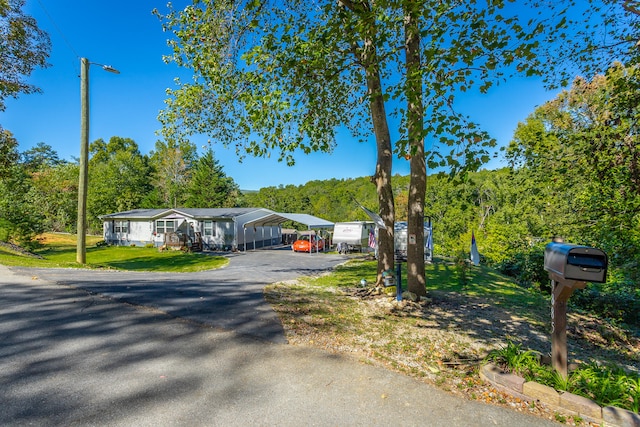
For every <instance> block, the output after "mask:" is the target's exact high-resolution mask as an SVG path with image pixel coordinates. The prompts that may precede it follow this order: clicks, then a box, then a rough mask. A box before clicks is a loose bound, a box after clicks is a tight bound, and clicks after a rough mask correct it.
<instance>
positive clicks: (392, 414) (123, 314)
mask: <svg viewBox="0 0 640 427" xmlns="http://www.w3.org/2000/svg"><path fill="white" fill-rule="evenodd" d="M230 261H231V263H230V265H229V266H228V267H226V268H224V269H221V270H217V271H210V272H204V273H193V274H183V275H174V274H164V273H161V274H155V273H154V274H150V273H122V272H94V271H88V270H57V269H55V270H40V269H25V268H11V269H8V268H6V267H3V266H0V390H1V392H0V425H3V426H14V425H16V426H17V425H43V426H44V425H46V426H56V425H65V426H68V425H98V426H132V425H135V426H163V425H178V426H182V425H184V426H240V425H242V426H246V425H252V426H254V425H255V426H258V425H259V426H302V425H305V426H306V425H316V426H329V425H331V426H343V425H344V426H376V425H379V426H383V425H384V426H387V425H390V424H397V425H403V426H411V425H415V426H420V425H430V426H478V425H498V426H514V425H517V426H545V425H554V424H552V423H550V422H546V421H544V420H541V419H539V418H536V417H531V416H527V415H523V414H519V413H516V412H514V411H509V410H507V409H504V408H499V407H494V406H489V405H483V404H481V403H478V402H469V401H465V400H461V399H459V398H455V397H453V396H450V395H448V394H447V393H444V392H442V391H440V390H438V389H436V388H433V387H431V386H428V385H426V384H423V383H421V382H419V381H416V380H413V379H411V378H408V377H406V376H403V375H399V374H396V373H393V372H389V371H387V370H385V369H380V368H376V367H372V366H368V365H363V364H361V363H358V362H357V361H355V360H353V359H349V358H344V357H340V356H336V355H332V354H328V353H325V352H322V351H318V350H314V349H304V348H296V347H292V346H289V345H286V344H283V342H284V337H283V335H282V328H281V326H280V325H279V324H278V322H277V319H276V318H275V316H274V314H273V312H272V311H271V310H270V309H269V307H268V306H267V305H266V304H265V303H264V301H263V300H262V298H261V288H262V287H263V286H264V284H265V283H270V282H273V281H278V280H287V279H290V278H293V277H296V276H299V275H301V274H311V273H318V272H321V271H323V270H325V269H327V268H330V267H331V266H333V265H335V264H337V263H339V262H341V261H342V258H341V257H338V256H328V255H323V254H321V255H312V256H309V255H305V254H293V253H291V252H289V251H286V252H284V251H264V252H255V253H248V254H238V255H237V256H234V257H233V258H231V260H230ZM56 282H59V283H56Z"/></svg>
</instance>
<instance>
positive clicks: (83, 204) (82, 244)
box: [76, 58, 120, 264]
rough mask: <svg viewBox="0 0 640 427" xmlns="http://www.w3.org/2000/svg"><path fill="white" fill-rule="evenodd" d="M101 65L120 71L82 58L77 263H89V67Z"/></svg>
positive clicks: (104, 68)
mask: <svg viewBox="0 0 640 427" xmlns="http://www.w3.org/2000/svg"><path fill="white" fill-rule="evenodd" d="M91 64H95V65H100V66H102V69H103V70H105V71H108V72H110V73H114V74H120V71H118V70H116V69H115V68H113V67H111V66H110V65H102V64H97V63H95V62H89V60H88V59H87V58H80V176H79V179H78V222H77V230H78V240H77V246H76V262H77V263H78V264H86V263H87V187H88V185H87V184H88V179H89V66H90V65H91Z"/></svg>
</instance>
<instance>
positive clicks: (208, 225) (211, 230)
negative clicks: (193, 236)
mask: <svg viewBox="0 0 640 427" xmlns="http://www.w3.org/2000/svg"><path fill="white" fill-rule="evenodd" d="M215 224H216V223H215V222H213V221H205V222H204V235H205V236H215V235H216V227H215Z"/></svg>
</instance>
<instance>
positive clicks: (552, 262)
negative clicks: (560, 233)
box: [544, 242, 608, 283]
mask: <svg viewBox="0 0 640 427" xmlns="http://www.w3.org/2000/svg"><path fill="white" fill-rule="evenodd" d="M607 264H608V263H607V254H606V253H604V252H603V251H601V250H600V249H596V248H591V247H589V246H579V245H571V244H568V243H557V242H552V243H549V244H548V245H547V246H546V248H545V250H544V269H545V270H546V271H548V272H550V273H555V274H556V275H558V276H559V277H560V278H562V279H564V280H575V281H581V282H595V283H604V282H606V280H607Z"/></svg>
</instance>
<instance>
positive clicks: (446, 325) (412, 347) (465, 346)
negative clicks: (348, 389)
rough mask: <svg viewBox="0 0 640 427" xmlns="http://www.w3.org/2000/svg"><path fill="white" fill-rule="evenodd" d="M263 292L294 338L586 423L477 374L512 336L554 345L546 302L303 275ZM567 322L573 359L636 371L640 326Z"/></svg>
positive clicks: (490, 399)
mask: <svg viewBox="0 0 640 427" xmlns="http://www.w3.org/2000/svg"><path fill="white" fill-rule="evenodd" d="M265 296H266V298H267V301H269V302H270V303H271V304H272V305H273V307H274V309H275V310H276V312H277V313H278V314H279V316H280V318H281V320H282V323H283V325H284V328H285V334H286V336H287V339H288V341H289V343H291V344H293V345H301V346H313V347H318V348H322V349H324V350H327V351H330V352H335V353H340V354H344V355H349V356H351V357H354V358H357V359H358V360H360V361H361V362H363V363H369V364H374V365H380V366H384V367H387V368H389V369H393V370H395V371H399V372H403V373H406V374H409V375H412V376H414V377H417V378H420V379H421V380H423V381H425V382H428V383H431V384H435V385H437V386H439V387H441V388H443V389H445V390H448V391H450V392H451V393H453V394H457V395H460V396H464V397H466V398H468V399H473V400H481V401H484V402H487V403H493V404H498V405H503V406H507V407H510V408H512V409H514V410H517V411H521V412H526V413H532V414H535V415H539V416H542V417H544V418H547V419H551V420H554V421H558V420H559V419H562V420H564V422H565V423H566V424H568V425H585V424H584V423H583V422H582V421H580V420H579V419H574V418H572V417H569V416H567V417H565V416H562V415H559V414H557V413H554V412H553V411H551V410H550V409H549V408H547V407H545V406H544V405H542V404H533V405H532V404H530V403H527V402H524V401H521V400H520V399H516V398H513V397H511V396H508V395H506V394H504V393H502V392H499V391H497V390H495V389H493V388H492V387H491V386H489V385H487V384H484V383H482V381H480V380H479V378H478V375H477V369H478V367H479V366H480V363H481V362H482V360H483V358H484V357H485V356H486V355H487V354H488V353H489V352H490V351H491V350H492V349H497V348H500V347H501V346H504V345H506V343H507V342H508V341H513V342H516V343H520V344H521V345H522V347H523V348H527V349H532V350H536V351H539V352H541V353H543V354H548V353H550V351H551V331H550V309H548V308H545V307H537V309H536V310H533V309H532V310H525V309H523V308H521V307H520V308H518V307H504V306H500V305H497V304H494V303H492V301H488V300H486V299H482V298H477V297H471V296H468V295H461V294H457V293H452V292H432V293H430V294H429V297H428V298H427V299H424V300H422V301H420V302H411V301H408V300H404V301H402V302H397V301H396V300H395V297H394V296H389V295H385V294H380V293H376V292H373V293H372V292H363V290H362V289H358V288H349V289H339V290H338V289H328V288H319V287H318V288H314V287H313V286H310V285H305V284H300V283H298V284H296V283H288V284H276V285H272V286H269V287H267V288H266V289H265ZM525 312H526V316H525ZM531 313H534V314H533V315H532V314H531ZM547 313H549V317H548V318H547V317H546V316H545V315H546V314H547ZM568 324H569V327H568V330H567V337H568V357H569V360H570V361H576V362H587V361H589V360H596V361H599V362H602V363H615V364H618V365H620V366H625V367H626V368H628V369H632V370H635V371H638V368H639V361H640V338H639V336H638V333H637V331H636V332H632V331H629V330H625V329H623V328H620V327H616V326H613V325H611V324H608V323H606V322H603V321H601V320H599V319H596V318H593V317H591V316H588V315H585V314H576V313H569V315H568ZM559 417H560V418H559Z"/></svg>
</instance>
